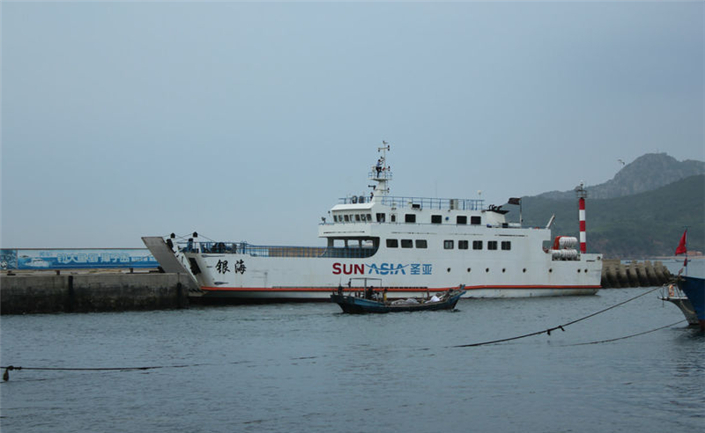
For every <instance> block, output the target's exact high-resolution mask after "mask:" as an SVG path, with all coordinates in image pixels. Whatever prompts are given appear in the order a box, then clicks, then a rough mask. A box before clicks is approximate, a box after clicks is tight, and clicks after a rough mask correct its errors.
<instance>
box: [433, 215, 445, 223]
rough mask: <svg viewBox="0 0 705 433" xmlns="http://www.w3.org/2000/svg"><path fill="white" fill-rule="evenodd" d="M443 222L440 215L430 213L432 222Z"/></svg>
mask: <svg viewBox="0 0 705 433" xmlns="http://www.w3.org/2000/svg"><path fill="white" fill-rule="evenodd" d="M442 222H443V217H442V216H441V215H431V223H432V224H441V223H442Z"/></svg>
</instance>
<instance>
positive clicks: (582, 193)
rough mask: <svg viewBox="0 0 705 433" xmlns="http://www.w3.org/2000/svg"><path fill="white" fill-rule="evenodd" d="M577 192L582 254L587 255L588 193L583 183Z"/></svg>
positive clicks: (576, 189)
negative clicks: (586, 216) (586, 210)
mask: <svg viewBox="0 0 705 433" xmlns="http://www.w3.org/2000/svg"><path fill="white" fill-rule="evenodd" d="M575 192H576V193H577V194H578V220H579V221H580V252H581V253H587V239H586V238H587V236H586V235H585V197H587V191H586V190H585V188H584V187H583V183H582V182H580V186H578V187H577V188H575Z"/></svg>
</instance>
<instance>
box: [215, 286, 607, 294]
mask: <svg viewBox="0 0 705 433" xmlns="http://www.w3.org/2000/svg"><path fill="white" fill-rule="evenodd" d="M601 287H602V286H600V285H597V286H542V285H521V286H520V285H512V286H465V290H479V289H599V288H601ZM384 288H385V287H379V288H376V287H375V289H377V290H380V289H384ZM451 288H456V287H429V288H425V287H409V288H397V287H386V289H387V291H388V292H426V291H444V290H449V289H451ZM337 289H338V288H337V287H201V290H205V291H207V292H276V293H282V292H331V291H334V290H337ZM343 289H344V290H346V291H348V290H362V289H363V288H362V287H353V288H352V289H349V288H347V287H344V288H343Z"/></svg>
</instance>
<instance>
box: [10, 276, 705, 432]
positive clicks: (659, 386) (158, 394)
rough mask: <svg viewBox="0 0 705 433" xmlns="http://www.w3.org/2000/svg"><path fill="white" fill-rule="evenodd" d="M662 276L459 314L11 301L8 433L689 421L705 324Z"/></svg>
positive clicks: (699, 419) (622, 425)
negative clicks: (665, 297)
mask: <svg viewBox="0 0 705 433" xmlns="http://www.w3.org/2000/svg"><path fill="white" fill-rule="evenodd" d="M646 290H648V289H643V288H641V289H621V290H618V289H613V290H602V291H600V292H599V293H598V295H596V296H586V297H569V298H544V299H540V298H539V299H523V300H518V299H514V300H470V299H464V300H461V301H460V303H459V304H458V307H457V310H456V311H452V312H421V313H399V314H389V315H370V316H352V315H344V314H342V313H341V312H340V311H339V308H338V306H336V305H332V304H271V305H260V306H227V307H196V308H191V309H188V310H181V311H160V312H129V313H106V314H56V315H34V316H5V317H2V318H1V319H0V327H1V328H0V329H1V338H2V340H1V342H2V349H1V356H2V358H1V363H2V365H4V366H6V365H10V364H12V365H15V366H23V367H34V368H36V367H60V368H114V367H144V366H164V367H168V368H160V369H152V370H139V371H32V370H24V371H14V372H11V373H10V380H9V381H8V382H4V383H2V384H0V392H1V401H0V403H1V407H2V414H1V415H2V418H1V420H0V422H1V425H0V427H1V428H2V431H3V433H15V432H22V433H29V432H51V433H55V432H60V431H66V432H68V431H71V432H96V431H100V432H170V433H171V432H174V431H189V432H248V431H252V432H299V431H301V432H310V431H325V432H331V433H338V432H339V433H342V432H397V431H399V432H439V431H443V432H468V431H493V432H526V431H537V432H538V431H540V432H636V431H638V432H642V433H643V432H658V433H662V432H666V431H668V432H693V431H703V429H704V428H705V336H704V335H703V334H702V333H701V332H699V331H697V330H695V329H692V328H688V327H687V326H686V324H685V322H684V321H683V322H681V323H679V324H677V325H673V326H669V327H666V328H664V329H661V330H658V331H655V332H652V333H649V334H645V335H641V336H638V337H634V338H630V339H625V340H619V341H615V342H606V343H599V344H587V345H576V344H580V343H588V342H593V341H599V340H607V339H613V338H617V337H622V336H626V335H631V334H636V333H639V332H643V331H648V330H651V329H655V328H658V327H661V326H664V325H669V324H672V323H674V322H677V321H679V320H682V319H683V316H682V314H681V312H680V311H679V310H678V309H677V308H676V307H675V306H673V305H670V304H664V303H662V302H661V301H659V300H658V299H657V295H658V293H657V292H654V293H651V294H649V295H646V296H644V297H641V298H638V299H637V300H635V301H633V302H630V303H628V304H626V305H624V306H621V307H619V308H616V309H613V310H610V311H608V312H607V313H604V314H601V315H598V316H596V317H593V318H591V319H588V320H585V321H582V322H579V323H576V324H574V325H571V326H569V327H567V328H565V332H561V331H556V332H553V333H552V334H551V335H550V336H547V335H545V334H543V335H539V336H535V337H530V338H525V339H521V340H516V341H513V342H509V343H503V344H496V345H489V346H482V347H474V348H457V347H453V346H456V345H462V344H468V343H477V342H483V341H488V340H494V339H500V338H507V337H512V336H516V335H521V334H525V333H529V332H534V331H541V330H544V329H547V328H550V327H553V326H557V325H561V324H565V323H568V322H570V321H572V320H575V319H578V318H580V317H583V316H586V315H588V314H591V313H593V312H596V311H599V310H601V309H603V308H606V307H609V306H611V305H615V304H617V303H619V302H621V301H624V300H626V299H629V298H632V297H634V296H636V295H638V294H640V293H643V292H645V291H646Z"/></svg>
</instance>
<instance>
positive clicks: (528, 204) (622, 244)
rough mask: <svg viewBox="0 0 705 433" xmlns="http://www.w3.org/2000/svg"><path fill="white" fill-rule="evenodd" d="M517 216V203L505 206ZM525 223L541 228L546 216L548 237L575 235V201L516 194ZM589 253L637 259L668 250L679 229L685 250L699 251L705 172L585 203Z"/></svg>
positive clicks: (703, 241)
mask: <svg viewBox="0 0 705 433" xmlns="http://www.w3.org/2000/svg"><path fill="white" fill-rule="evenodd" d="M504 208H505V209H510V210H511V214H510V215H508V217H509V219H510V220H511V221H515V222H516V221H518V219H519V212H518V210H519V209H518V207H517V206H506V205H505V207H504ZM522 208H523V216H524V225H525V226H536V227H545V226H546V223H547V222H548V220H549V219H550V218H551V215H553V214H555V215H556V220H555V222H554V224H553V226H552V233H553V235H554V236H558V235H567V236H575V237H578V200H577V198H576V199H573V200H553V199H548V198H542V197H524V198H522ZM586 215H587V217H586V220H587V221H586V225H587V245H588V251H589V252H599V253H603V254H604V255H605V257H607V258H626V259H638V258H646V257H653V256H667V255H673V253H674V251H675V249H676V246H677V245H678V241H679V240H680V237H681V235H682V234H683V230H684V228H685V227H686V226H687V227H688V250H690V251H705V175H698V176H691V177H688V178H685V179H682V180H680V181H677V182H674V183H671V184H669V185H667V186H665V187H661V188H659V189H655V190H653V191H649V192H644V193H640V194H635V195H631V196H626V197H619V198H612V199H590V197H589V196H588V199H587V205H586Z"/></svg>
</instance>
